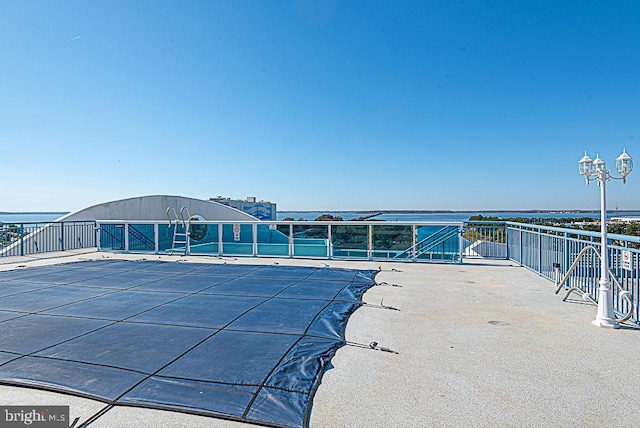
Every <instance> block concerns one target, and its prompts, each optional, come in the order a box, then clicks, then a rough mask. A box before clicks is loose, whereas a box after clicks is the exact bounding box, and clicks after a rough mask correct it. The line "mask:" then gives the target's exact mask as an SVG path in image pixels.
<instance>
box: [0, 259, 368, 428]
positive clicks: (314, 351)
mask: <svg viewBox="0 0 640 428" xmlns="http://www.w3.org/2000/svg"><path fill="white" fill-rule="evenodd" d="M376 273H377V271H374V270H350V269H336V268H312V267H291V266H267V265H226V264H206V263H179V262H161V261H149V260H143V261H124V260H118V261H114V260H96V261H86V262H77V263H68V264H59V265H54V266H47V267H38V268H29V269H18V270H13V271H6V272H0V383H1V384H5V385H19V386H29V387H35V388H41V389H46V390H52V391H58V392H63V393H68V394H73V395H78V396H84V397H90V398H94V399H98V400H101V401H104V402H106V403H109V404H110V405H112V406H117V405H132V406H140V407H149V408H160V409H171V410H176V411H180V412H186V413H194V414H201V415H207V416H212V417H218V418H224V419H231V420H238V421H245V422H252V423H258V424H262V425H268V426H276V427H300V426H306V425H307V423H308V419H309V414H310V411H311V406H312V400H313V395H314V393H315V391H316V389H317V388H318V386H319V384H320V380H321V377H322V375H323V373H324V371H325V370H326V369H327V367H328V363H329V361H330V360H331V358H332V357H333V355H334V354H335V352H336V351H337V349H338V348H339V347H340V346H342V345H343V344H344V340H345V337H344V328H345V325H346V322H347V320H348V318H349V316H350V315H351V313H353V311H355V310H356V309H357V308H358V307H359V306H360V305H361V304H362V295H363V294H364V292H365V291H366V290H367V289H368V288H370V287H371V286H373V285H374V284H375V275H376Z"/></svg>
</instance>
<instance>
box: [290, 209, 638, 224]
mask: <svg viewBox="0 0 640 428" xmlns="http://www.w3.org/2000/svg"><path fill="white" fill-rule="evenodd" d="M322 214H331V215H334V216H340V217H342V218H343V219H345V220H350V219H353V218H357V217H363V216H364V217H366V216H373V217H371V219H375V220H386V221H405V222H412V221H437V222H458V221H467V220H469V217H471V216H475V215H482V216H484V217H500V218H503V219H508V218H515V217H522V218H539V217H543V218H582V217H592V218H594V219H599V218H600V211H589V212H556V211H553V212H550V211H540V212H531V211H526V212H512V211H509V212H482V211H464V212H462V211H455V212H448V213H442V212H434V213H425V212H414V213H410V212H409V213H405V212H403V213H393V212H391V213H389V212H386V213H381V214H378V215H375V214H376V211H369V212H355V211H327V212H321V211H313V212H311V211H282V212H279V213H278V220H282V219H284V218H285V217H293V218H294V219H295V220H298V219H299V218H303V219H304V220H315V219H316V218H318V216H320V215H322ZM611 217H640V211H635V212H628V211H625V212H619V213H618V212H615V211H609V212H608V213H607V218H611Z"/></svg>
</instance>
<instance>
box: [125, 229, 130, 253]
mask: <svg viewBox="0 0 640 428" xmlns="http://www.w3.org/2000/svg"><path fill="white" fill-rule="evenodd" d="M124 250H125V251H129V223H125V224H124Z"/></svg>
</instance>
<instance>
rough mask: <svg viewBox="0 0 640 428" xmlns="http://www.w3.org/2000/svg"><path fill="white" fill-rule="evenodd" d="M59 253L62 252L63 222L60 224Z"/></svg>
mask: <svg viewBox="0 0 640 428" xmlns="http://www.w3.org/2000/svg"><path fill="white" fill-rule="evenodd" d="M74 231H75V228H74ZM60 251H64V222H61V223H60Z"/></svg>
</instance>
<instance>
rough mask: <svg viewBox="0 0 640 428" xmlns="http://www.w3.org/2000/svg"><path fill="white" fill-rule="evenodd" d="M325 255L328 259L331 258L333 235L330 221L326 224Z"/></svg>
mask: <svg viewBox="0 0 640 428" xmlns="http://www.w3.org/2000/svg"><path fill="white" fill-rule="evenodd" d="M327 241H328V242H327V245H328V247H329V248H327V257H328V258H329V260H331V259H332V258H333V235H332V234H331V223H329V224H328V225H327Z"/></svg>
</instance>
